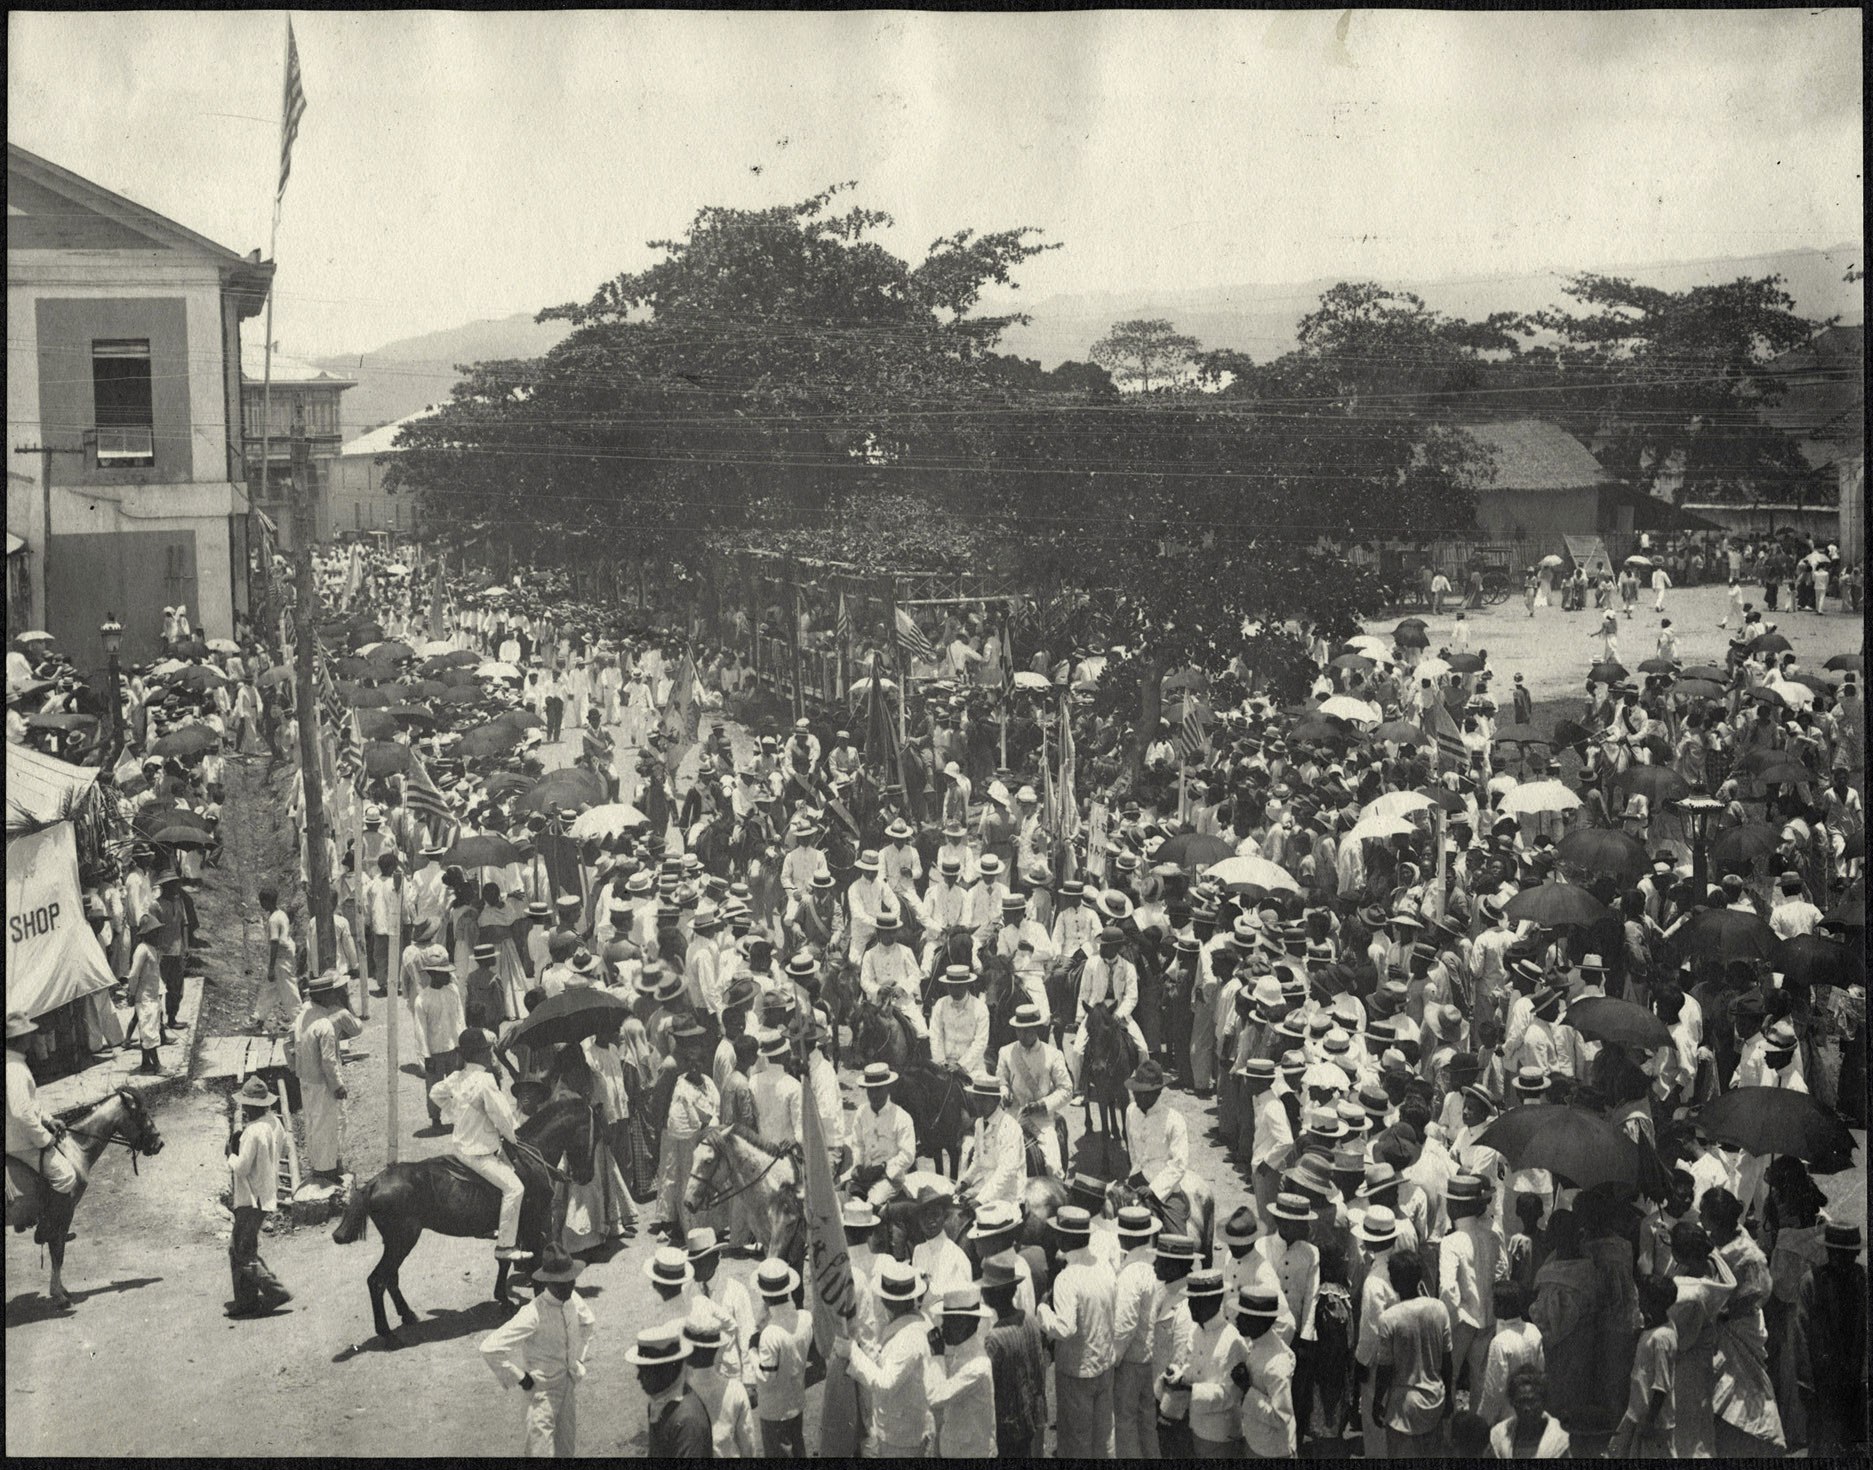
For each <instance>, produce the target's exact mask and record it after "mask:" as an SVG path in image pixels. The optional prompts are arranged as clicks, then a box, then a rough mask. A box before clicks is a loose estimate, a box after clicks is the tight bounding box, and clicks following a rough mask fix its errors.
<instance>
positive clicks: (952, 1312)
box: [942, 1283, 995, 1322]
mask: <svg viewBox="0 0 1873 1470" xmlns="http://www.w3.org/2000/svg"><path fill="white" fill-rule="evenodd" d="M942 1310H943V1315H944V1316H945V1317H980V1318H982V1319H983V1320H985V1321H991V1322H992V1321H994V1320H995V1309H994V1308H993V1307H985V1306H984V1305H983V1304H982V1289H981V1288H980V1287H979V1286H976V1285H975V1284H974V1283H971V1284H970V1285H968V1286H957V1287H952V1288H951V1289H950V1290H949V1291H946V1292H944V1293H943V1308H942Z"/></svg>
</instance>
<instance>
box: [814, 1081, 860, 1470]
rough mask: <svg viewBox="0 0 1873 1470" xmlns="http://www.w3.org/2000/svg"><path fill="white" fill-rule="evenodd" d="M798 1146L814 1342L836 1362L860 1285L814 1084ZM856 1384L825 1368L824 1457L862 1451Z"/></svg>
mask: <svg viewBox="0 0 1873 1470" xmlns="http://www.w3.org/2000/svg"><path fill="white" fill-rule="evenodd" d="M800 1150H801V1153H802V1154H803V1155H804V1161H805V1165H806V1191H805V1192H806V1211H805V1214H806V1241H807V1249H806V1261H805V1263H804V1264H805V1267H806V1270H805V1273H804V1274H805V1276H806V1279H807V1284H808V1286H809V1287H810V1288H811V1301H812V1303H813V1343H814V1346H815V1347H817V1348H818V1349H819V1353H820V1356H821V1358H823V1359H825V1360H826V1361H827V1362H829V1363H831V1362H832V1345H833V1340H834V1339H835V1338H838V1337H845V1338H850V1337H851V1336H852V1323H853V1319H854V1318H856V1317H857V1315H858V1287H857V1285H856V1283H854V1282H853V1280H852V1257H851V1256H850V1255H849V1254H848V1253H847V1251H846V1247H845V1224H844V1220H843V1218H842V1216H841V1214H840V1210H839V1194H838V1190H837V1189H836V1188H835V1187H834V1185H833V1178H832V1155H831V1153H830V1152H829V1151H828V1149H827V1147H826V1130H825V1128H824V1126H823V1125H822V1124H821V1122H820V1116H819V1104H818V1103H816V1102H815V1101H814V1100H813V1094H812V1089H811V1088H805V1089H802V1091H801V1093H800ZM857 1390H858V1385H857V1384H856V1383H855V1382H853V1380H852V1376H851V1375H850V1374H849V1373H846V1372H844V1371H843V1364H834V1365H833V1368H832V1369H831V1371H828V1373H827V1374H826V1393H825V1397H824V1398H823V1399H822V1401H821V1403H820V1417H819V1453H820V1457H821V1458H822V1459H828V1458H830V1459H841V1460H843V1459H847V1458H849V1457H851V1456H853V1455H856V1454H857V1453H858V1392H857Z"/></svg>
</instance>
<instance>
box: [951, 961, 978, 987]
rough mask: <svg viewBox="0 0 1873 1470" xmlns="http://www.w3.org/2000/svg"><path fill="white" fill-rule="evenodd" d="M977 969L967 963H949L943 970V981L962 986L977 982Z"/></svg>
mask: <svg viewBox="0 0 1873 1470" xmlns="http://www.w3.org/2000/svg"><path fill="white" fill-rule="evenodd" d="M975 978H976V974H975V971H974V970H972V969H970V968H969V967H968V966H967V965H948V966H946V967H945V968H944V970H943V983H944V984H945V985H954V986H957V987H961V986H964V985H973V984H974V983H975Z"/></svg>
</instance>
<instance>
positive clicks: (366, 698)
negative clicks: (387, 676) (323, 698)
mask: <svg viewBox="0 0 1873 1470" xmlns="http://www.w3.org/2000/svg"><path fill="white" fill-rule="evenodd" d="M396 702H397V696H396V695H394V694H392V693H391V692H390V691H389V690H388V689H374V688H371V687H369V686H366V687H365V688H362V689H354V690H352V691H351V693H349V694H348V695H346V696H345V703H347V704H349V705H350V706H351V707H352V708H353V709H387V708H388V707H389V706H391V705H393V704H395V703H396Z"/></svg>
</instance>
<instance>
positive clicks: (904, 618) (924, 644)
mask: <svg viewBox="0 0 1873 1470" xmlns="http://www.w3.org/2000/svg"><path fill="white" fill-rule="evenodd" d="M897 641H898V643H899V645H900V646H901V647H903V648H904V649H905V650H906V651H907V652H909V653H910V654H912V655H913V656H914V657H917V658H920V659H922V660H923V661H924V662H925V663H927V664H933V663H935V662H936V661H937V651H936V645H935V644H933V643H932V642H931V641H930V640H929V639H928V638H926V637H925V636H924V631H923V629H922V628H920V627H918V626H917V620H916V619H915V618H913V617H912V616H911V615H910V614H909V613H907V612H906V611H905V610H904V609H903V608H901V607H900V608H899V609H898V610H897Z"/></svg>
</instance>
